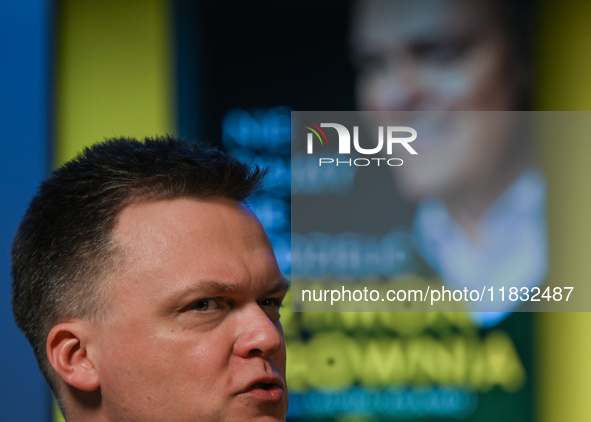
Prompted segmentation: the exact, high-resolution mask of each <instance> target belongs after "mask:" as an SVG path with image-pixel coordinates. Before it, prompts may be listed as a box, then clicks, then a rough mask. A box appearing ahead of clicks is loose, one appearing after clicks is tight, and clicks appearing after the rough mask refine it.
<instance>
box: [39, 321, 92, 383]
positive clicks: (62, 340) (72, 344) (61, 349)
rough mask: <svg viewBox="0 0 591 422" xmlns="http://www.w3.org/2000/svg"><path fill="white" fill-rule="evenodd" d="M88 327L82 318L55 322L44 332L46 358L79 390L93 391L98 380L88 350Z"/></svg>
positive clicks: (56, 370) (58, 372) (66, 380)
mask: <svg viewBox="0 0 591 422" xmlns="http://www.w3.org/2000/svg"><path fill="white" fill-rule="evenodd" d="M90 331H91V329H90V327H89V326H88V323H86V322H83V321H74V322H66V323H62V324H58V325H56V326H55V327H53V328H52V329H51V331H50V332H49V335H48V336H47V345H46V349H47V358H48V359H49V364H50V365H51V366H52V368H53V370H54V371H55V372H57V374H58V375H59V376H60V377H61V379H63V380H64V381H65V382H66V383H68V384H69V385H71V386H72V387H75V388H77V389H79V390H82V391H94V390H96V389H97V388H98V387H99V385H100V383H99V377H98V372H97V368H96V365H95V362H94V359H93V358H92V356H89V353H88V351H89V350H88V339H90V338H91V337H90Z"/></svg>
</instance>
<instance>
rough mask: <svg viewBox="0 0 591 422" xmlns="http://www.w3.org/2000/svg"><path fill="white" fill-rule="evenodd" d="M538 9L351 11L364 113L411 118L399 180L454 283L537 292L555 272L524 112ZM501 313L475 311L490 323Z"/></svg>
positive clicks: (374, 0) (411, 0) (449, 4)
mask: <svg viewBox="0 0 591 422" xmlns="http://www.w3.org/2000/svg"><path fill="white" fill-rule="evenodd" d="M530 12H531V8H530V7H529V5H528V2H526V1H519V2H509V1H503V0H475V1H473V0H442V1H430V0H416V1H415V0H395V1H380V0H364V1H360V2H357V3H356V5H355V8H354V15H353V16H354V17H353V28H352V46H353V55H354V57H355V61H356V64H357V66H358V69H359V74H358V83H357V98H358V105H359V108H360V109H361V110H367V111H382V112H397V113H398V114H397V115H398V116H400V115H401V114H402V115H404V113H407V120H406V123H408V125H409V126H411V127H413V128H415V129H416V130H417V132H418V133H419V136H418V137H417V140H416V141H415V142H413V144H412V145H413V148H415V150H416V152H417V155H416V156H412V157H410V158H409V159H407V160H405V163H404V165H403V166H400V167H399V168H398V167H397V168H396V169H395V172H396V176H395V179H396V182H397V185H398V188H399V190H400V191H401V192H402V194H403V196H404V197H405V198H406V199H408V200H410V201H413V202H416V203H417V204H418V205H417V210H416V214H415V219H414V224H413V232H414V235H415V239H416V244H417V249H418V252H419V253H420V255H421V256H422V258H423V259H424V260H425V262H426V263H427V264H428V265H429V266H430V267H431V268H432V269H434V270H435V271H436V272H437V273H438V274H439V275H440V276H441V277H442V279H443V280H444V282H445V283H447V284H449V285H451V286H454V287H456V288H464V287H468V288H470V287H478V286H489V287H492V286H495V285H498V284H499V283H500V282H504V283H506V284H507V285H514V286H520V287H525V286H527V287H532V286H536V285H540V284H541V283H542V282H543V281H544V278H545V275H546V272H547V263H546V261H547V239H546V237H547V236H546V221H545V211H544V209H545V201H546V193H545V192H546V190H545V182H544V179H543V177H542V176H541V174H540V172H539V171H538V170H537V169H536V168H535V166H534V163H533V157H532V155H533V154H532V146H531V134H530V130H529V127H528V119H527V115H526V114H524V113H521V114H520V113H517V111H520V110H528V109H531V85H532V83H531V69H530V67H531V64H530V63H531V60H530V54H531V51H530V50H531V48H530V39H529V37H530V32H531V30H530V29H529V28H528V26H529V22H531V15H530V14H529V13H530ZM413 113H414V114H413ZM374 115H375V116H377V117H375V120H376V121H374V122H373V123H378V124H380V123H382V120H380V119H387V118H388V114H387V113H386V114H381V113H380V114H374ZM380 116H383V117H380ZM383 122H384V123H385V122H386V121H385V120H383ZM513 305H514V304H508V305H507V306H508V307H507V310H509V308H510V307H511V306H513ZM478 306H479V305H478ZM475 310H486V308H480V309H479V308H477V309H475ZM505 315H506V314H505V313H482V314H480V315H479V316H476V318H477V319H479V321H478V322H480V323H481V324H483V325H494V324H495V323H496V322H498V321H499V320H500V319H502V318H503V317H504V316H505Z"/></svg>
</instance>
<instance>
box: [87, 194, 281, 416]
mask: <svg viewBox="0 0 591 422" xmlns="http://www.w3.org/2000/svg"><path fill="white" fill-rule="evenodd" d="M113 236H114V239H115V241H116V242H117V243H118V245H119V246H120V247H121V248H122V250H123V254H124V257H125V258H124V262H123V263H122V265H121V269H120V270H116V271H115V275H114V276H113V277H110V278H109V281H108V282H107V284H106V287H105V288H106V291H105V293H106V296H107V298H108V300H109V304H110V308H109V311H108V312H107V316H106V318H105V320H104V321H103V322H101V323H99V327H98V340H97V347H96V351H95V352H96V356H97V362H98V371H99V379H100V389H101V396H102V405H103V406H104V409H105V411H106V413H107V415H108V416H109V417H110V419H109V420H125V421H174V422H183V421H255V420H256V421H282V420H285V415H286V412H287V403H288V397H287V388H286V385H285V343H284V340H283V331H282V328H281V324H280V322H279V306H280V304H281V301H282V300H283V297H284V295H285V293H286V287H287V285H286V282H285V279H284V278H283V276H282V275H281V273H280V271H279V269H278V267H277V263H276V261H275V256H274V254H273V251H272V249H271V246H270V244H269V241H268V239H267V237H266V235H265V233H264V231H263V229H262V227H261V226H260V224H259V222H258V221H257V220H256V218H255V217H254V216H253V215H252V213H250V211H248V210H247V209H246V208H245V207H244V206H243V205H240V204H238V203H236V202H234V201H230V200H212V201H194V200H188V199H175V200H167V201H157V202H148V203H137V204H132V205H130V206H128V207H126V208H125V209H124V210H123V211H122V212H121V214H120V216H119V221H118V224H117V226H116V228H115V230H114V233H113Z"/></svg>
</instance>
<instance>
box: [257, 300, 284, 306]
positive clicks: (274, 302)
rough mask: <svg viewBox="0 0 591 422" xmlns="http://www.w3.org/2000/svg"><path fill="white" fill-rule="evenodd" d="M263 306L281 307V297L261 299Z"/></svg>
mask: <svg viewBox="0 0 591 422" xmlns="http://www.w3.org/2000/svg"><path fill="white" fill-rule="evenodd" d="M261 305H262V306H273V307H275V308H281V300H279V299H264V300H262V301H261Z"/></svg>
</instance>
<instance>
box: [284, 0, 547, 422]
mask: <svg viewBox="0 0 591 422" xmlns="http://www.w3.org/2000/svg"><path fill="white" fill-rule="evenodd" d="M530 12H531V10H530V8H529V5H528V4H527V2H508V1H493V0H479V1H462V0H458V1H431V0H419V1H416V0H396V1H379V0H367V1H358V2H354V3H353V13H352V17H351V19H352V23H351V25H352V26H351V56H352V58H353V60H354V62H355V64H356V66H357V68H358V77H357V83H356V92H357V101H358V108H359V109H360V110H363V111H362V112H360V113H355V114H353V113H352V114H347V113H329V112H327V113H323V114H318V113H312V112H310V113H308V112H298V113H294V114H292V198H291V199H292V254H291V258H292V261H291V263H292V282H293V286H294V288H293V290H292V297H291V300H292V309H293V310H295V311H300V310H303V311H310V310H315V311H318V312H302V313H300V312H294V313H290V314H288V317H287V318H286V321H285V326H286V336H287V337H288V343H287V344H288V382H289V385H290V414H289V415H290V419H291V420H293V421H298V420H306V421H308V420H318V421H320V420H322V421H324V420H326V421H329V420H347V421H378V420H379V421H382V420H417V419H418V420H424V421H444V420H458V419H459V420H466V421H498V420H503V421H528V420H533V409H534V403H533V385H534V384H533V382H534V378H535V374H534V373H533V372H532V371H533V352H534V350H533V343H532V318H533V317H532V314H530V313H524V312H514V311H521V310H524V309H526V307H527V306H529V305H531V303H523V302H522V301H520V300H509V299H508V297H506V295H507V292H508V291H509V289H511V288H512V287H516V288H518V289H521V288H524V289H527V292H528V294H529V293H531V292H534V294H535V292H536V290H535V289H538V294H539V295H543V293H544V287H543V286H544V281H545V277H546V274H547V253H548V252H547V234H546V231H547V230H546V216H545V204H546V186H545V180H544V177H543V175H542V174H541V172H540V171H539V170H538V168H537V167H536V164H535V162H534V160H533V145H532V144H533V138H534V137H533V135H532V133H533V131H534V129H533V127H534V126H535V123H532V120H535V118H532V116H531V115H529V114H527V113H518V112H517V110H528V109H530V108H531V88H532V87H531V71H530V38H529V37H530V35H531V31H530V30H529V23H530V22H531V20H532V18H531V14H530ZM299 283H304V284H303V285H300V284H299ZM300 286H301V287H300ZM364 286H369V287H367V291H364V289H365V287H364ZM446 291H449V292H450V293H449V296H448V300H447V302H446V300H445V294H446ZM372 292H373V296H372ZM388 292H393V293H392V294H390V296H386V294H388ZM435 292H437V293H439V296H437V295H435ZM452 292H459V293H460V296H461V298H460V296H457V298H458V299H459V300H457V299H456V297H452V295H453V293H452ZM462 292H463V296H462V295H461V293H462ZM513 292H514V291H513ZM519 292H521V290H519ZM356 294H357V296H355V295H356ZM499 294H503V295H504V297H503V298H501V297H500V296H499ZM411 295H413V296H411ZM470 295H472V296H470ZM417 296H419V297H421V296H425V297H427V301H426V302H427V304H428V305H425V301H424V300H423V299H422V297H421V299H417ZM442 296H443V297H444V299H443V301H441V297H442ZM515 297H516V296H515V295H514V296H512V298H515ZM528 298H529V296H528ZM503 299H504V300H503ZM443 302H445V304H443ZM331 310H332V311H333V312H330V311H331ZM335 310H337V311H340V312H334V311H335ZM388 310H390V311H395V312H387V311H388ZM385 311H386V312H385ZM425 311H428V312H425Z"/></svg>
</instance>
